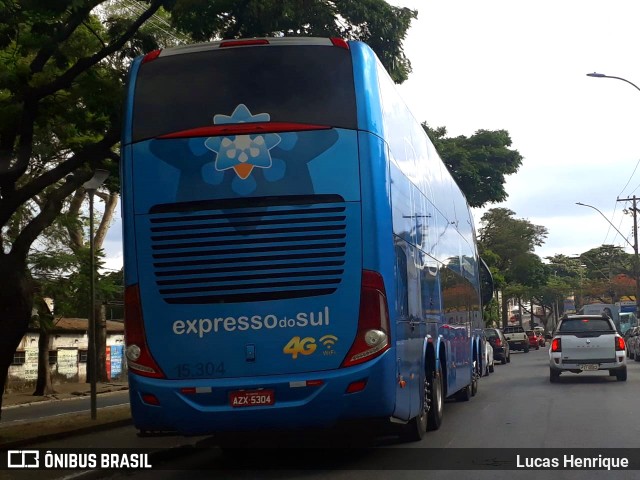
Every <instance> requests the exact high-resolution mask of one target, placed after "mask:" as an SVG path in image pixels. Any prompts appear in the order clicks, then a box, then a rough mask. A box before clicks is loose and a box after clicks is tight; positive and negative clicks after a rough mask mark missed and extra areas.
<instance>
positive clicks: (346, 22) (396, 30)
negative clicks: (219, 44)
mask: <svg viewBox="0 0 640 480" xmlns="http://www.w3.org/2000/svg"><path fill="white" fill-rule="evenodd" d="M171 18H172V21H173V22H174V25H175V26H176V27H177V28H179V29H180V30H185V31H189V32H191V33H192V35H193V38H194V39H195V40H197V41H209V40H219V39H222V38H240V37H264V36H287V37H290V36H299V37H300V36H301V37H309V36H311V37H327V36H329V37H340V38H348V39H351V40H361V41H363V42H366V43H367V44H368V45H369V46H370V47H371V48H372V49H373V51H374V52H376V54H377V55H378V57H379V58H380V61H381V62H382V64H383V65H384V67H385V68H386V69H387V71H388V72H389V74H390V75H391V78H393V80H394V81H395V82H396V83H402V82H404V81H405V80H406V79H407V78H408V77H409V73H411V62H410V61H409V59H408V58H407V57H406V56H405V54H404V52H403V50H402V41H403V40H404V38H405V36H406V34H407V31H408V29H409V26H410V25H411V21H412V20H413V19H414V18H417V12H416V11H414V10H410V9H408V8H403V7H394V6H391V5H389V4H388V3H387V2H385V1H382V0H342V1H340V2H334V1H328V0H241V1H238V0H223V1H215V2H214V1H209V2H202V1H197V0H178V1H177V2H176V4H175V6H174V7H173V8H172V16H171Z"/></svg>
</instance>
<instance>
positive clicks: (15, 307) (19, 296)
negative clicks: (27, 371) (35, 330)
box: [0, 253, 33, 415]
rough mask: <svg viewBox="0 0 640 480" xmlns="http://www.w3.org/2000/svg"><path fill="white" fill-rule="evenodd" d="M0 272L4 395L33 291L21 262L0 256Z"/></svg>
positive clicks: (0, 385)
mask: <svg viewBox="0 0 640 480" xmlns="http://www.w3.org/2000/svg"><path fill="white" fill-rule="evenodd" d="M0 272H2V275H0V332H2V334H1V335H0V382H1V383H0V392H4V389H5V384H6V381H7V374H8V372H9V366H10V365H11V362H12V361H13V354H14V353H15V351H16V349H17V348H18V346H19V345H20V341H21V340H22V337H23V336H24V334H25V333H26V332H27V327H28V326H29V320H30V319H31V308H32V306H33V289H32V284H31V277H30V276H29V273H28V270H27V268H26V265H25V263H24V262H23V261H20V260H16V259H15V258H14V257H13V256H10V255H8V254H4V253H0ZM0 406H2V397H0ZM0 415H1V410H0Z"/></svg>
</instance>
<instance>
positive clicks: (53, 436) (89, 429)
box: [0, 418, 133, 450]
mask: <svg viewBox="0 0 640 480" xmlns="http://www.w3.org/2000/svg"><path fill="white" fill-rule="evenodd" d="M132 424H133V420H132V419H131V418H126V419H124V420H116V421H114V422H111V423H101V424H100V425H89V426H86V427H79V428H74V429H71V430H66V431H62V432H57V433H48V434H44V435H39V436H37V437H30V438H25V439H21V440H14V441H12V442H6V443H3V444H1V445H0V450H4V449H9V448H18V447H27V446H30V445H33V444H35V443H42V442H49V441H51V440H59V439H64V438H69V437H73V436H75V435H83V434H85V433H93V432H102V431H105V430H110V429H112V428H119V427H126V426H128V425H132Z"/></svg>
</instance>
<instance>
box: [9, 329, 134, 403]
mask: <svg viewBox="0 0 640 480" xmlns="http://www.w3.org/2000/svg"><path fill="white" fill-rule="evenodd" d="M88 324H89V321H88V320H87V319H86V318H61V319H59V320H57V321H56V324H55V327H54V328H53V329H52V330H51V338H50V346H49V365H50V367H51V383H52V384H53V385H54V387H55V385H58V384H61V383H77V382H86V381H87V355H88V345H89V341H88V334H87V332H88ZM106 329H107V332H106V333H107V352H106V358H107V375H108V376H109V378H110V379H111V380H114V381H115V380H119V379H121V378H124V377H125V375H126V362H125V361H124V323H123V322H122V321H118V320H107V321H106ZM39 337H40V333H39V330H38V329H35V328H30V329H29V330H28V331H27V334H26V335H25V336H24V337H23V338H22V341H21V342H20V345H19V346H18V349H17V350H16V352H15V353H14V355H13V362H12V363H11V366H10V367H9V373H8V376H7V382H6V385H5V391H7V392H10V391H21V390H25V389H29V388H33V387H34V386H35V382H36V379H37V378H38V339H39Z"/></svg>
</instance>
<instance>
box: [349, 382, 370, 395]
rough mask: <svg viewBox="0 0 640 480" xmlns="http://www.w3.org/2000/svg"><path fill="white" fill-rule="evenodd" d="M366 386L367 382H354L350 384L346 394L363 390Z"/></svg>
mask: <svg viewBox="0 0 640 480" xmlns="http://www.w3.org/2000/svg"><path fill="white" fill-rule="evenodd" d="M366 386H367V380H366V379H365V380H357V381H355V382H351V383H350V384H349V386H348V387H347V391H346V393H356V392H361V391H362V390H364V387H366Z"/></svg>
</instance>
